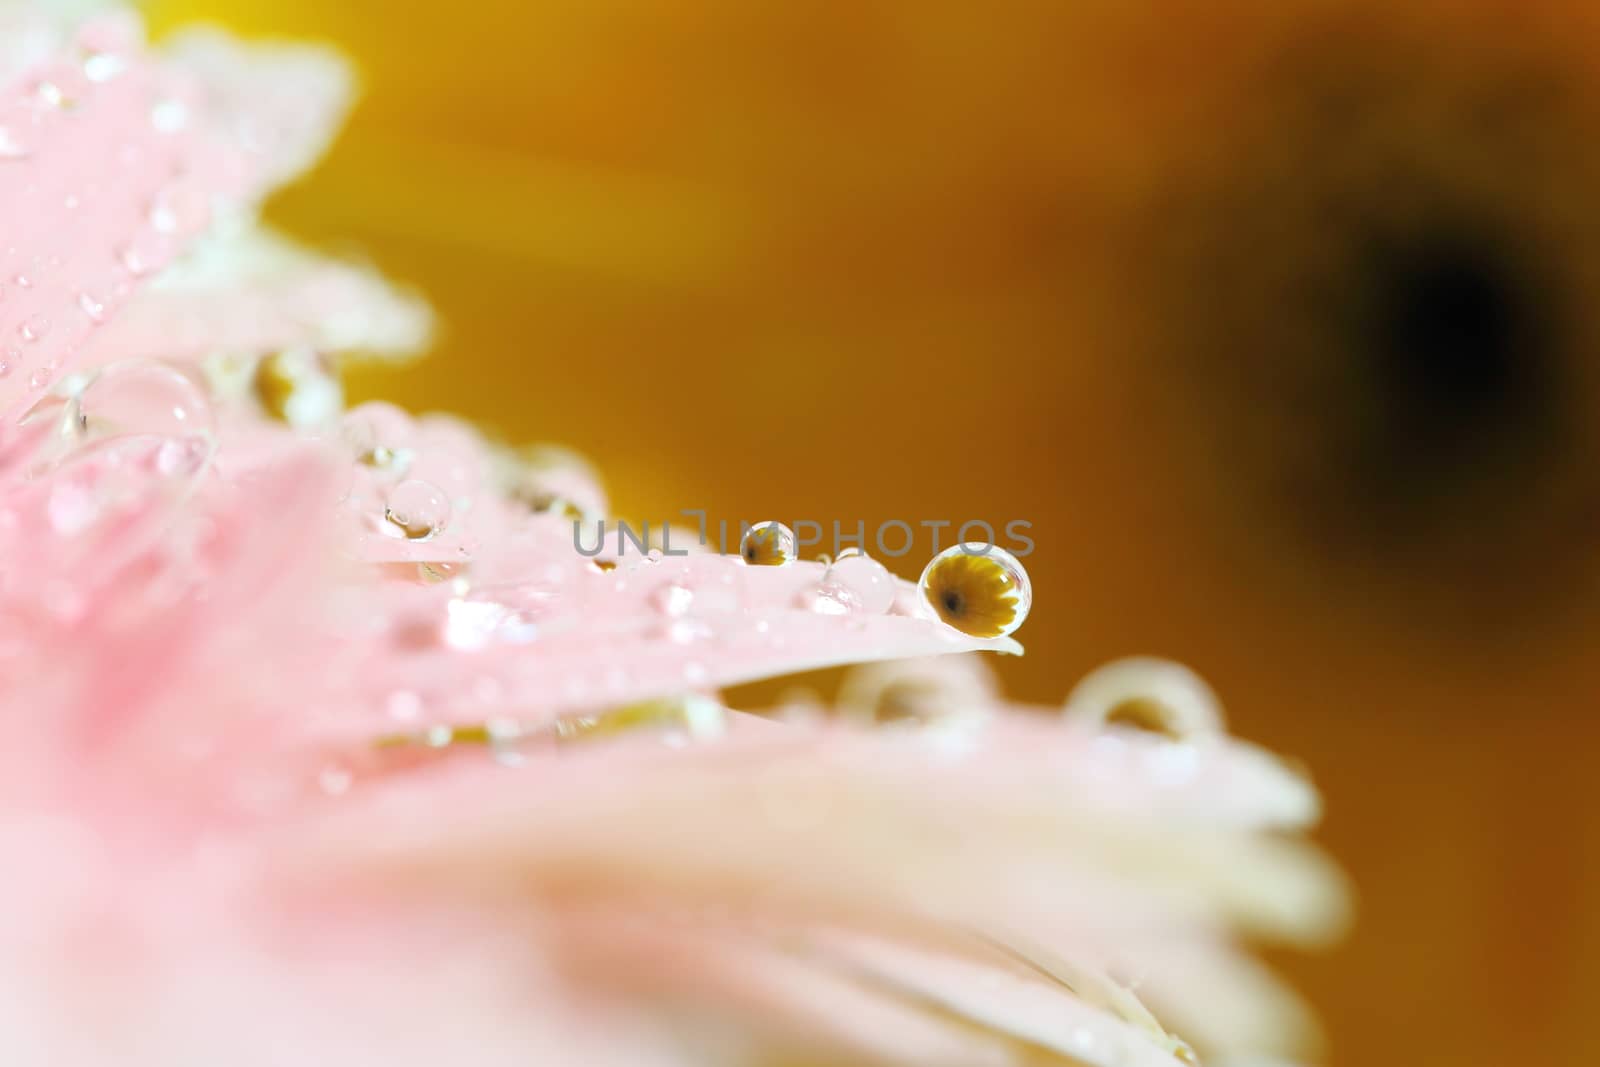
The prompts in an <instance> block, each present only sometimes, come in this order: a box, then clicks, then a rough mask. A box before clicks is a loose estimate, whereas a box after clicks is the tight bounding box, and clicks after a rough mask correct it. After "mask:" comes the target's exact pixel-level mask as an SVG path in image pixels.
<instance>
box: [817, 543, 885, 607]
mask: <svg viewBox="0 0 1600 1067" xmlns="http://www.w3.org/2000/svg"><path fill="white" fill-rule="evenodd" d="M828 578H829V579H830V580H831V581H833V582H834V583H836V584H838V585H841V586H843V587H844V588H846V589H848V590H849V591H850V592H851V593H853V594H854V595H855V599H856V602H857V603H858V604H859V605H860V607H861V610H862V611H863V612H865V613H867V614H870V615H881V614H883V613H884V612H886V611H888V610H889V608H890V607H891V606H893V604H894V597H895V581H894V575H892V574H890V573H889V568H887V567H885V566H884V565H883V564H881V563H879V562H878V561H877V560H875V559H873V558H872V557H871V556H869V555H867V554H866V553H865V552H862V551H861V550H860V549H854V548H847V549H845V550H844V551H843V552H841V553H839V558H838V559H836V560H834V561H833V565H832V566H831V567H829V568H828Z"/></svg>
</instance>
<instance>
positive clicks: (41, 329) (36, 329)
mask: <svg viewBox="0 0 1600 1067" xmlns="http://www.w3.org/2000/svg"><path fill="white" fill-rule="evenodd" d="M49 332H50V320H49V319H47V318H45V317H44V316H43V315H30V316H28V318H26V319H24V320H23V322H22V325H21V326H18V327H17V335H18V336H19V337H21V338H22V339H23V340H24V341H27V342H28V343H30V344H32V343H33V342H35V341H39V340H42V339H43V338H44V337H45V335H47V334H48V333H49Z"/></svg>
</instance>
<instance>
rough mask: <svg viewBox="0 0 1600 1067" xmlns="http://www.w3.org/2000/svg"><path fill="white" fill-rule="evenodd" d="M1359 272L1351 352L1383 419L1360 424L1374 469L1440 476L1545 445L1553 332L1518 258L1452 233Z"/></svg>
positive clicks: (1378, 254) (1392, 253)
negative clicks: (1417, 469) (1377, 463)
mask: <svg viewBox="0 0 1600 1067" xmlns="http://www.w3.org/2000/svg"><path fill="white" fill-rule="evenodd" d="M1361 270H1362V272H1363V275H1364V279H1365V286H1366V287H1367V288H1368V295H1367V298H1366V300H1365V301H1364V303H1365V304H1366V305H1367V306H1366V307H1365V308H1363V309H1362V312H1361V320H1360V326H1359V329H1358V334H1357V336H1356V337H1353V338H1352V341H1354V342H1355V344H1354V353H1353V354H1354V355H1356V356H1357V360H1358V365H1363V364H1364V367H1363V369H1364V370H1365V371H1366V372H1367V373H1368V374H1370V375H1371V378H1370V380H1369V381H1367V382H1366V383H1365V386H1366V388H1365V389H1364V390H1363V393H1364V395H1366V396H1367V397H1369V398H1370V401H1371V406H1372V410H1371V411H1370V412H1369V413H1368V414H1370V415H1372V416H1375V417H1374V418H1371V419H1370V420H1369V419H1367V418H1361V419H1360V420H1359V421H1360V422H1361V423H1363V424H1364V426H1365V431H1364V433H1365V435H1367V436H1368V447H1370V448H1371V449H1372V451H1373V452H1374V453H1376V455H1374V456H1373V458H1378V457H1379V456H1381V457H1382V461H1383V462H1385V463H1388V464H1397V463H1398V464H1399V465H1401V466H1402V467H1405V466H1411V465H1413V464H1426V465H1427V466H1429V467H1430V468H1432V473H1433V474H1436V475H1437V474H1443V473H1445V472H1446V471H1449V470H1453V469H1460V468H1464V467H1466V466H1467V465H1469V464H1471V463H1472V462H1474V460H1476V459H1480V458H1481V455H1482V452H1484V451H1485V450H1487V449H1489V448H1492V447H1496V446H1499V447H1506V446H1510V447H1512V448H1513V450H1514V451H1520V449H1517V448H1516V446H1515V444H1513V441H1514V439H1516V438H1518V437H1521V438H1524V439H1525V440H1524V442H1523V443H1525V444H1531V443H1532V441H1531V440H1528V439H1529V438H1537V437H1539V436H1541V435H1542V434H1541V431H1542V429H1544V428H1545V425H1546V423H1547V420H1548V419H1550V418H1551V417H1552V416H1553V414H1554V412H1553V410H1552V408H1553V405H1552V404H1551V403H1550V401H1551V399H1552V398H1551V397H1550V395H1549V393H1550V386H1551V385H1552V384H1553V381H1552V380H1553V377H1554V376H1553V375H1552V374H1551V369H1550V368H1549V366H1548V357H1549V352H1548V350H1547V349H1548V343H1549V338H1550V332H1551V325H1552V324H1551V323H1550V322H1548V321H1546V320H1548V319H1549V318H1550V315H1549V314H1548V309H1547V308H1545V307H1543V306H1542V305H1541V303H1540V301H1539V298H1538V294H1537V292H1536V291H1534V289H1533V287H1531V286H1530V285H1528V284H1527V283H1526V282H1525V280H1524V279H1523V278H1521V277H1519V275H1518V271H1517V267H1516V264H1515V263H1514V262H1513V260H1512V257H1511V256H1509V255H1508V254H1507V253H1506V252H1505V251H1504V250H1502V249H1500V248H1497V247H1495V245H1494V244H1493V243H1492V242H1488V241H1483V240H1473V239H1471V238H1467V237H1464V236H1462V235H1460V234H1456V233H1453V232H1451V231H1449V230H1448V229H1443V230H1441V231H1439V232H1436V233H1425V234H1422V235H1420V236H1417V237H1414V238H1412V239H1411V240H1410V241H1409V242H1407V243H1404V244H1396V243H1393V242H1389V241H1382V242H1377V243H1375V244H1374V246H1373V247H1372V249H1371V250H1370V252H1369V258H1368V259H1367V262H1366V263H1365V264H1364V265H1363V266H1362V268H1361ZM1363 354H1364V355H1363ZM1390 470H1391V473H1392V472H1393V467H1391V468H1390ZM1411 488H1415V487H1414V486H1413V487H1411Z"/></svg>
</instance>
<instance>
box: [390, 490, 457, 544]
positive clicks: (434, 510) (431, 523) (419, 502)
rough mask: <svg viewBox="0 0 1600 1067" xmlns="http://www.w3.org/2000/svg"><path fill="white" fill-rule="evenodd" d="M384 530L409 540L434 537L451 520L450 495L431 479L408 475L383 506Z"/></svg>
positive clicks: (391, 534) (423, 539)
mask: <svg viewBox="0 0 1600 1067" xmlns="http://www.w3.org/2000/svg"><path fill="white" fill-rule="evenodd" d="M383 518H384V532H385V533H387V534H388V535H389V536H391V537H403V538H405V539H406V540H408V541H427V540H430V539H432V538H434V537H437V536H438V535H439V534H440V533H442V532H443V531H444V528H445V526H446V525H447V524H448V523H449V522H450V498H449V497H447V496H446V495H445V493H444V490H442V489H440V488H439V487H438V486H436V485H434V484H433V483H432V482H424V481H421V480H420V479H417V478H410V479H407V480H406V481H403V482H401V483H400V484H399V485H397V486H395V487H394V489H393V490H392V491H391V492H390V493H389V500H388V503H387V505H386V506H385V508H384V512H383Z"/></svg>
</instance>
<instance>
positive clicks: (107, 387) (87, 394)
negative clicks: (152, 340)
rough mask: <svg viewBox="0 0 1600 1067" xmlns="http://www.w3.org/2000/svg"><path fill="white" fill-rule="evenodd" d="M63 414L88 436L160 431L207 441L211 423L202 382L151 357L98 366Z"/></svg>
mask: <svg viewBox="0 0 1600 1067" xmlns="http://www.w3.org/2000/svg"><path fill="white" fill-rule="evenodd" d="M68 418H69V419H71V420H72V421H73V423H74V424H75V427H76V430H77V432H78V433H80V434H83V435H85V436H88V437H91V438H104V437H120V436H124V435H128V434H159V435H161V436H166V437H172V438H175V439H183V438H200V439H202V440H203V441H206V442H209V441H210V439H211V434H212V430H213V428H214V426H215V421H214V419H215V416H214V413H213V412H212V409H211V401H210V399H209V398H208V397H207V394H206V390H205V387H204V386H203V385H201V384H200V382H199V381H198V380H196V379H195V378H194V377H192V376H191V375H190V374H189V373H188V372H186V371H184V370H182V369H180V368H178V367H176V366H174V365H172V364H170V363H161V362H158V361H154V360H136V361H129V362H124V363H113V364H111V365H109V366H107V367H104V368H102V369H101V370H100V372H99V373H98V374H96V375H95V376H94V377H93V378H91V379H90V380H89V382H88V384H86V385H85V386H84V387H83V389H82V390H81V391H80V392H79V393H78V394H77V396H76V397H74V398H73V401H72V403H71V404H70V405H69V406H68Z"/></svg>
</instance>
